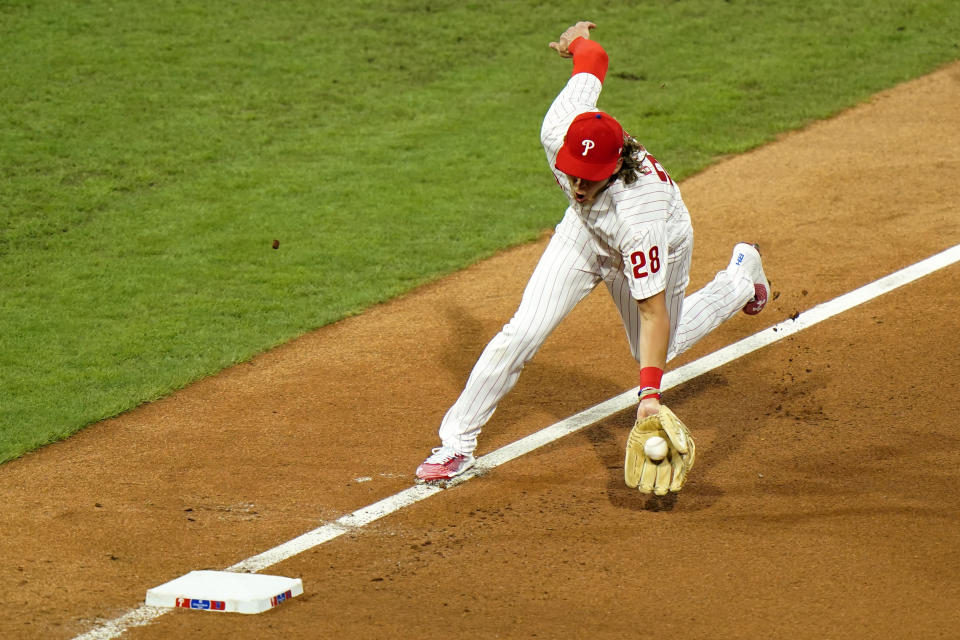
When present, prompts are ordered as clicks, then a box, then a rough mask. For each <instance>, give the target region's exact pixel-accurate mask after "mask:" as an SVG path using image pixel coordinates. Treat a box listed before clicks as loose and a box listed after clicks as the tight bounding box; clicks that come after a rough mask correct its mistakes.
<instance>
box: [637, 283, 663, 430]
mask: <svg viewBox="0 0 960 640" xmlns="http://www.w3.org/2000/svg"><path fill="white" fill-rule="evenodd" d="M637 306H638V307H639V309H640V376H641V380H642V379H643V378H644V376H645V375H648V374H649V372H650V371H651V370H659V372H660V374H661V375H662V373H663V369H664V368H665V367H666V366H667V349H668V345H669V343H670V312H669V311H668V310H667V297H666V293H665V292H663V291H661V292H660V293H658V294H656V295H654V296H651V297H649V298H646V299H644V300H638V301H637ZM658 378H659V376H658ZM643 384H644V383H643V382H641V386H643ZM653 386H654V387H655V388H656V389H657V391H658V392H659V387H660V381H659V379H657V380H656V384H655V385H653ZM641 393H642V391H641ZM658 411H660V396H659V393H656V394H651V395H647V396H644V397H642V398H641V399H640V404H639V406H638V407H637V419H643V418H645V417H647V416H650V415H654V414H656V413H657V412H658Z"/></svg>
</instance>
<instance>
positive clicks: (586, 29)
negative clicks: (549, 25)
mask: <svg viewBox="0 0 960 640" xmlns="http://www.w3.org/2000/svg"><path fill="white" fill-rule="evenodd" d="M596 28H597V25H595V24H593V23H592V22H586V21H580V22H578V23H577V24H575V25H573V26H572V27H569V28H568V29H567V30H566V31H564V32H563V33H562V34H560V38H558V39H557V41H556V42H551V43H550V48H551V49H556V51H557V53H559V54H560V55H561V56H562V57H564V58H572V57H573V54H572V53H570V49H569V47H570V43H571V42H573V41H574V40H576V39H577V38H581V37H582V38H586V39H587V40H589V39H590V30H591V29H596Z"/></svg>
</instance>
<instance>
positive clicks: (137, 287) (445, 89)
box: [0, 0, 960, 461]
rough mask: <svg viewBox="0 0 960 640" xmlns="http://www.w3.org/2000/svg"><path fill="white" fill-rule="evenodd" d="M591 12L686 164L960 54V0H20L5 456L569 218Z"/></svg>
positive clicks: (1, 230)
mask: <svg viewBox="0 0 960 640" xmlns="http://www.w3.org/2000/svg"><path fill="white" fill-rule="evenodd" d="M801 4H802V8H801ZM580 18H584V19H590V20H593V21H595V22H597V23H598V25H599V28H598V29H597V31H596V32H595V37H596V38H597V39H598V40H600V41H601V42H602V43H603V44H604V45H605V47H606V48H607V50H608V52H609V53H610V57H611V70H610V75H609V78H608V82H607V86H606V89H605V92H604V95H603V96H602V98H601V107H603V108H605V109H607V110H609V111H611V112H612V113H614V114H616V115H617V116H619V117H620V119H621V120H622V121H623V122H624V124H625V126H626V128H627V129H628V130H629V131H631V132H632V133H634V134H635V135H636V136H637V137H639V138H640V139H641V141H643V142H644V143H645V144H646V145H647V147H648V148H650V149H651V150H652V151H653V152H654V153H656V155H657V157H658V158H659V159H660V160H661V161H662V162H663V163H664V164H665V165H666V166H667V167H668V168H669V169H670V170H671V172H672V173H673V174H674V175H675V176H677V177H679V178H683V177H685V176H689V175H690V174H692V173H693V172H696V171H698V170H700V169H702V168H703V167H704V166H706V165H707V164H709V163H710V162H712V161H714V160H715V159H717V158H718V157H722V156H724V155H727V154H732V153H738V152H742V151H744V150H747V149H750V148H752V147H755V146H757V145H759V144H762V143H764V142H766V141H769V140H771V139H773V138H774V137H775V136H776V135H777V134H778V133H780V132H783V131H786V130H791V129H795V128H798V127H802V126H803V125H805V124H807V123H809V122H811V121H812V120H815V119H818V118H823V117H826V116H829V115H831V114H833V113H836V112H838V111H839V110H842V109H844V108H846V107H849V106H851V105H853V104H855V103H857V102H858V101H861V100H863V99H865V98H866V97H867V96H869V95H870V94H872V93H874V92H876V91H878V90H880V89H883V88H886V87H889V86H891V85H894V84H896V83H898V82H901V81H903V80H906V79H908V78H911V77H914V76H917V75H920V74H922V73H925V72H928V71H930V70H932V69H934V68H936V67H937V66H938V65H941V64H943V63H945V62H948V61H951V60H955V59H957V57H958V55H960V49H958V40H960V35H958V32H957V30H956V28H955V27H956V25H958V24H960V3H957V2H955V1H953V0H941V1H935V0H934V1H920V0H913V1H906V2H893V1H887V0H870V1H866V0H864V1H861V2H831V1H821V2H817V1H812V2H807V3H794V2H786V1H784V2H747V1H738V0H730V1H729V2H717V1H713V0H690V1H677V2H663V1H659V2H643V3H639V2H608V3H604V4H603V5H602V8H597V9H595V10H592V11H589V12H586V13H584V12H583V10H582V4H581V3H575V2H564V1H559V2H553V3H542V2H535V1H532V0H529V1H519V2H503V3H496V2H467V3H464V2H459V1H457V2H455V1H446V0H443V1H424V2H401V1H399V0H394V1H377V2H372V1H371V2H356V3H334V2H307V1H305V0H304V1H300V2H294V1H286V2H283V1H280V2H268V3H263V2H242V1H239V0H235V1H232V2H228V1H225V0H210V1H209V2H204V3H199V2H186V1H180V2H175V1H170V0H167V1H164V0H159V1H158V2H153V3H145V2H131V1H127V0H120V1H110V2H107V1H105V0H92V1H89V2H55V1H52V0H51V1H43V0H38V1H36V2H25V1H14V0H0V55H2V58H3V60H4V64H3V66H2V67H0V104H2V106H3V108H2V109H0V171H2V175H0V178H2V180H0V461H4V460H9V459H11V458H14V457H17V456H18V455H21V454H22V453H23V452H25V451H29V450H31V449H33V448H36V447H37V446H40V445H42V444H44V443H48V442H52V441H55V440H57V439H60V438H63V437H66V436H68V435H70V434H72V433H74V432H76V431H77V430H78V429H81V428H82V427H83V426H85V425H87V424H89V423H91V422H94V421H97V420H100V419H102V418H105V417H109V416H112V415H116V414H118V413H120V412H123V411H125V410H127V409H129V408H132V407H134V406H136V405H137V404H139V403H142V402H145V401H150V400H153V399H156V398H158V397H161V396H163V395H165V394H168V393H170V392H171V391H172V390H175V389H177V388H180V387H182V386H184V385H186V384H188V383H190V382H191V381H193V380H196V379H198V378H201V377H203V376H207V375H210V374H212V373H215V372H216V371H219V370H221V369H222V368H224V367H226V366H229V365H230V364H233V363H236V362H241V361H244V360H246V359H249V358H250V357H252V356H253V355H255V354H257V353H259V352H262V351H264V350H266V349H269V348H271V347H273V346H276V345H278V344H280V343H283V342H285V341H288V340H290V339H291V338H293V337H295V336H297V335H300V334H302V333H304V332H306V331H309V330H311V329H314V328H316V327H319V326H323V325H325V324H328V323H331V322H334V321H336V320H338V319H340V318H343V317H345V316H349V315H351V314H356V313H359V312H361V311H363V310H364V309H365V308H367V307H369V306H370V305H372V304H375V303H377V302H381V301H384V300H386V299H389V298H391V297H394V296H396V295H398V294H400V293H402V292H404V291H407V290H409V289H410V288H412V287H415V286H417V285H419V284H422V283H424V282H427V281H429V280H432V279H435V278H437V277H439V276H441V275H444V274H447V273H450V272H452V271H454V270H457V269H460V268H462V267H464V266H465V265H467V264H469V263H471V262H474V261H476V260H478V259H480V258H483V257H486V256H489V255H491V254H492V253H493V252H495V251H497V250H498V249H500V248H503V247H506V246H510V245H515V244H518V243H522V242H525V241H528V240H530V239H532V238H534V237H536V236H537V235H538V234H539V233H541V232H542V231H543V230H544V229H547V228H549V227H551V226H552V225H553V224H555V222H556V221H557V220H558V218H559V216H560V214H561V212H562V208H563V201H562V198H561V196H560V194H559V192H558V190H557V189H556V187H555V185H554V184H553V180H552V177H551V176H550V174H549V172H548V171H547V169H546V167H545V163H544V159H543V155H542V151H541V150H540V147H539V141H538V132H539V126H540V119H541V118H542V116H543V113H544V111H545V110H546V108H547V106H548V104H549V102H550V101H551V100H552V99H553V97H554V95H555V94H556V92H557V91H558V90H559V88H560V86H561V85H562V83H563V82H564V80H565V78H566V77H567V75H568V73H569V62H568V61H563V60H560V59H559V58H557V57H556V55H555V54H554V53H553V52H552V51H551V50H549V49H548V48H547V46H546V43H547V42H548V41H550V40H552V39H555V38H556V36H557V35H558V34H559V33H560V32H561V31H562V30H563V29H564V28H565V27H566V26H567V25H568V24H569V23H571V22H573V21H575V20H576V19H580ZM274 239H278V240H279V241H280V248H279V249H278V250H273V249H272V248H271V243H272V241H273V240H274Z"/></svg>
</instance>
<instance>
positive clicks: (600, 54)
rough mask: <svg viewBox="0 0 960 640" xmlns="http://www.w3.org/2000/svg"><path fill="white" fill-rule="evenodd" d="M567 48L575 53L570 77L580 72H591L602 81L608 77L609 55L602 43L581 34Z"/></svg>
mask: <svg viewBox="0 0 960 640" xmlns="http://www.w3.org/2000/svg"><path fill="white" fill-rule="evenodd" d="M567 50H568V51H569V52H570V53H572V54H573V72H572V73H571V74H570V77H573V76H575V75H577V74H578V73H589V74H591V75H594V76H596V77H597V79H598V80H600V82H603V80H604V78H606V77H607V66H608V65H609V57H608V56H607V52H606V51H604V50H603V47H602V46H600V43H598V42H595V41H593V40H587V39H586V38H584V37H583V36H580V37H578V38H575V39H574V41H573V42H571V43H570V46H569V47H567Z"/></svg>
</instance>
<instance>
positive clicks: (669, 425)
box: [623, 405, 695, 496]
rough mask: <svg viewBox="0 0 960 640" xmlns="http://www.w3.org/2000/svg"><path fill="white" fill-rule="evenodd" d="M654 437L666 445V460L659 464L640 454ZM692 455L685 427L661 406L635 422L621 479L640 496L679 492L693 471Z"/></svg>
mask: <svg viewBox="0 0 960 640" xmlns="http://www.w3.org/2000/svg"><path fill="white" fill-rule="evenodd" d="M653 436H660V437H661V438H663V439H664V440H666V441H667V444H668V445H669V451H668V452H667V457H666V458H664V459H663V460H662V461H661V462H660V463H657V462H654V461H653V460H651V459H650V458H648V457H647V456H646V455H645V454H644V452H643V445H644V444H645V443H646V442H647V440H649V439H650V438H652V437H653ZM694 455H695V449H694V444H693V438H692V437H691V436H690V431H689V430H688V429H687V427H686V425H684V424H683V423H682V422H680V418H678V417H677V416H676V414H674V413H673V411H671V410H670V409H668V408H667V407H666V405H660V413H658V414H656V415H652V416H647V417H646V418H644V419H643V420H637V422H636V424H634V425H633V429H632V430H631V431H630V436H629V437H628V438H627V457H626V460H625V461H624V463H623V480H624V482H626V483H627V486H628V487H630V488H631V489H632V488H634V487H636V488H638V489H639V490H640V492H641V493H651V492H652V493H654V494H656V495H658V496H663V495H666V494H667V492H668V491H673V492H677V491H680V489H682V488H683V483H684V482H686V480H687V474H688V473H690V469H692V468H693V459H694Z"/></svg>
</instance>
